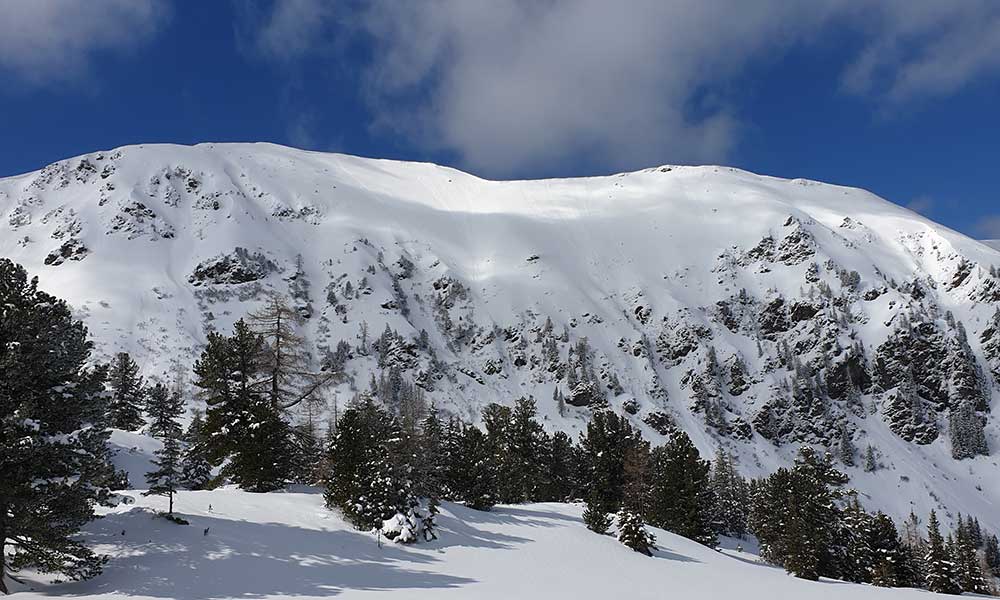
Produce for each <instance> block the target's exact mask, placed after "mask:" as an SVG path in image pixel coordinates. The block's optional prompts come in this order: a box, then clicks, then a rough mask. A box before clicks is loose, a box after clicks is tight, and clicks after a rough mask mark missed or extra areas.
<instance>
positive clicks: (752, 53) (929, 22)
mask: <svg viewBox="0 0 1000 600" xmlns="http://www.w3.org/2000/svg"><path fill="white" fill-rule="evenodd" d="M333 6H334V5H333V4H332V3H331V2H328V1H327V2H324V1H323V0H287V1H286V2H284V3H281V2H279V3H276V4H274V5H273V8H272V10H271V11H270V14H269V16H268V18H266V19H263V20H261V24H260V26H259V27H258V28H257V35H256V45H257V47H258V48H259V49H261V50H263V51H264V52H265V54H267V55H269V56H271V57H272V58H279V59H288V58H294V57H296V56H301V55H303V54H305V53H306V52H309V51H310V49H311V48H315V47H316V46H317V45H318V44H321V43H329V40H326V39H325V37H324V36H327V37H328V36H329V35H330V34H331V31H332V30H331V26H332V25H336V26H337V32H338V33H339V34H340V35H344V36H346V35H351V34H357V33H359V32H360V33H361V34H362V35H364V36H366V39H368V40H369V41H370V42H372V47H371V52H370V55H371V57H372V58H371V62H370V64H368V65H367V66H366V77H365V93H366V99H367V101H368V102H369V104H370V106H371V109H372V112H373V115H374V122H375V126H376V127H378V128H381V129H382V130H383V131H388V132H392V133H397V134H404V135H408V136H409V137H411V138H412V139H413V140H415V141H416V143H419V144H422V145H424V146H425V147H429V148H434V149H437V150H445V151H450V152H454V153H455V154H456V155H457V156H458V157H459V159H460V160H461V161H462V162H463V163H464V164H465V165H466V166H468V167H471V168H472V169H475V170H478V171H480V172H485V173H487V174H491V175H507V174H510V173H517V172H524V171H529V172H530V171H532V170H535V171H537V170H539V169H540V168H545V167H552V166H557V165H560V164H562V163H566V162H569V161H574V162H579V161H580V160H581V157H583V158H584V159H590V160H591V161H592V162H593V163H594V164H599V165H602V166H604V167H607V166H612V167H623V168H624V167H637V166H640V165H649V164H656V163H658V162H721V161H725V160H726V158H727V157H728V155H729V153H730V149H731V148H732V147H733V145H734V143H736V141H737V140H738V138H739V133H740V126H741V124H740V114H739V93H740V90H738V89H735V90H734V89H730V88H729V86H731V85H732V83H733V82H734V81H735V80H736V76H737V75H739V74H740V72H741V70H742V69H743V68H744V67H746V66H747V65H750V64H757V63H761V62H766V61H771V60H774V58H775V57H777V56H780V55H781V54H783V53H785V52H788V51H790V50H792V49H793V48H795V47H796V46H797V45H804V44H809V43H813V42H814V41H816V40H820V39H824V36H827V35H829V34H831V33H836V32H841V33H842V32H844V31H849V32H852V33H858V32H859V33H860V34H861V40H862V48H861V52H860V54H859V55H858V56H856V57H848V62H849V63H850V66H849V67H848V68H847V70H846V71H845V72H844V73H843V74H842V84H843V88H844V89H845V90H847V91H849V92H851V93H856V94H862V95H865V96H866V97H870V98H873V99H875V100H876V102H877V103H879V104H892V103H898V102H903V101H908V100H911V99H914V98H919V97H924V96H931V95H937V94H947V93H951V92H954V91H955V90H957V89H959V88H960V87H961V86H963V85H965V84H966V83H968V82H969V81H971V80H974V79H975V78H977V77H980V76H982V75H984V74H986V73H989V72H990V71H991V70H993V69H995V68H997V67H998V66H1000V2H997V1H996V0H952V1H950V2H940V1H939V0H812V1H810V2H787V1H785V0H757V1H755V2H731V1H730V0H631V1H630V2H628V3H614V2H607V1H606V0H549V1H546V2H534V1H531V0H427V1H425V2H420V3H417V2H397V1H394V0H372V1H371V2H367V3H365V4H364V5H362V7H361V8H359V5H357V4H343V5H341V6H342V8H340V9H339V10H340V11H341V12H340V13H339V14H334V11H333V9H332V7H333ZM849 37H850V39H856V38H855V37H853V36H849ZM853 47H854V48H855V50H856V49H857V47H856V45H855V46H853ZM791 76H792V77H794V74H791ZM791 89H793V88H791Z"/></svg>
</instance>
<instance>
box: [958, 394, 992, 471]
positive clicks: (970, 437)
mask: <svg viewBox="0 0 1000 600" xmlns="http://www.w3.org/2000/svg"><path fill="white" fill-rule="evenodd" d="M983 425H984V423H983V419H982V418H981V417H980V416H979V415H978V414H977V413H976V409H975V406H974V404H973V402H972V401H971V400H963V401H961V402H959V404H958V406H956V407H953V408H952V409H951V411H950V412H949V414H948V433H949V437H950V438H951V456H952V458H954V459H956V460H962V459H963V458H973V457H975V456H979V455H988V454H989V453H990V450H989V447H988V445H987V443H986V434H985V433H984V432H983Z"/></svg>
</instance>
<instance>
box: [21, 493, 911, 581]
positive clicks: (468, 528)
mask: <svg viewBox="0 0 1000 600" xmlns="http://www.w3.org/2000/svg"><path fill="white" fill-rule="evenodd" d="M134 497H135V499H136V503H135V504H134V505H123V506H121V507H119V508H117V509H114V510H112V512H111V513H110V514H108V516H107V517H106V518H105V519H102V520H100V521H97V522H95V523H94V524H93V525H92V526H90V527H89V529H88V534H87V538H88V540H89V541H90V542H92V543H94V544H95V545H96V548H97V549H98V550H100V551H101V552H104V553H107V554H108V555H110V556H111V561H110V562H109V563H108V566H107V567H106V569H105V572H104V574H102V575H100V576H98V577H97V578H96V579H93V580H91V581H86V582H82V583H67V584H61V585H44V584H43V585H37V584H34V583H29V585H31V586H33V587H37V588H38V589H39V590H44V592H43V593H36V592H33V591H31V590H30V589H29V588H28V587H27V586H17V587H15V588H14V589H13V590H12V591H15V593H14V594H13V596H11V598H13V599H15V600H29V599H40V598H50V597H53V596H57V595H63V594H66V595H70V596H72V597H73V598H78V599H80V600H86V599H98V598H100V599H101V600H119V599H121V600H124V599H129V600H144V599H163V598H169V599H171V600H203V599H210V598H213V599H215V598H217V599H220V600H221V599H224V598H272V599H280V598H296V599H301V600H308V599H312V598H330V597H337V598H343V599H351V598H383V597H386V598H407V599H410V598H434V599H436V598H478V599H484V600H488V599H493V598H498V599H499V598H503V599H507V598H577V599H580V600H589V599H595V600H597V599H600V600H605V599H607V598H620V597H628V598H636V599H641V598H651V599H652V598H656V599H661V598H664V597H671V598H684V599H685V600H701V599H704V600H710V599H711V600H716V599H720V598H740V599H741V600H765V599H767V600H771V599H775V600H777V599H788V600H793V599H794V600H798V599H800V598H809V599H810V600H822V599H828V598H829V599H831V600H833V599H836V600H869V599H872V600H879V599H886V600H888V599H892V598H899V599H906V598H928V597H929V596H928V594H927V592H924V591H921V590H902V589H885V588H876V587H870V586H862V585H855V584H845V583H841V582H835V581H820V582H809V581H804V580H801V579H796V578H794V577H791V576H789V575H786V574H785V572H784V570H782V569H780V568H775V567H770V566H767V565H763V564H759V563H757V562H756V557H755V556H752V555H750V554H746V553H742V552H737V551H735V550H728V551H725V552H724V553H719V552H715V551H713V550H711V549H709V548H706V547H704V546H701V545H699V544H697V543H695V542H692V541H690V540H688V539H685V538H682V537H679V536H676V535H673V534H670V533H667V532H665V531H662V530H659V529H651V531H653V533H654V534H655V535H656V537H657V545H658V546H659V549H658V550H657V551H656V552H655V554H654V556H653V557H647V556H644V555H641V554H637V553H635V552H633V551H632V550H630V549H628V548H626V547H625V546H623V545H622V544H620V543H618V541H616V540H615V539H614V538H613V537H611V536H600V535H597V534H595V533H593V532H591V531H590V530H588V529H587V528H586V527H585V526H584V524H583V521H582V519H581V516H580V515H581V513H582V507H581V506H579V505H566V504H526V505H520V506H509V507H505V506H500V507H496V508H495V509H494V510H493V511H492V512H488V513H487V512H479V511H475V510H471V509H467V508H465V507H462V506H460V505H455V504H450V503H446V504H444V506H443V511H442V513H441V515H440V517H439V521H440V538H439V539H438V540H437V541H433V542H430V543H421V544H418V545H415V546H400V545H397V544H394V543H391V542H389V543H383V544H382V545H381V547H380V546H379V545H378V542H377V540H376V538H375V537H374V536H373V535H371V534H366V533H361V532H358V531H355V530H354V529H352V528H351V527H350V526H349V525H347V524H346V523H344V522H343V521H342V520H341V519H340V518H339V517H338V516H337V515H336V514H335V513H332V512H330V511H329V510H327V509H326V508H324V507H323V496H322V494H319V493H317V492H313V493H303V492H299V493H287V494H251V493H246V492H241V491H238V490H225V489H223V490H216V491H212V492H181V493H180V494H179V496H178V498H177V502H176V505H175V506H176V509H177V511H178V512H179V513H180V514H181V515H182V516H183V517H184V518H185V519H188V520H189V521H190V525H189V526H178V525H174V524H173V523H170V522H168V521H166V520H164V519H162V518H159V517H156V516H154V514H155V511H157V510H164V509H165V508H166V506H165V504H164V502H162V500H164V499H163V498H160V497H155V496H154V497H143V496H141V495H140V494H139V493H135V494H134ZM210 506H211V511H209V507H210ZM206 531H207V534H206V533H205V532H206ZM383 542H384V541H383ZM18 589H20V590H21V591H16V590H18Z"/></svg>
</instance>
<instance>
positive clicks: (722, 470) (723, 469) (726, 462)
mask: <svg viewBox="0 0 1000 600" xmlns="http://www.w3.org/2000/svg"><path fill="white" fill-rule="evenodd" d="M709 487H710V488H711V498H712V500H713V506H712V523H713V526H714V527H715V529H716V531H717V532H718V533H721V534H723V535H728V536H733V537H739V538H742V537H743V536H744V535H746V531H747V515H748V512H749V509H750V492H749V488H748V486H747V482H746V480H745V479H743V477H741V476H740V474H739V473H738V472H737V471H736V467H735V466H734V465H733V459H732V456H731V455H730V454H729V453H728V452H726V451H725V450H723V449H722V448H719V450H718V452H717V453H716V455H715V461H714V462H713V463H712V471H711V477H710V479H709Z"/></svg>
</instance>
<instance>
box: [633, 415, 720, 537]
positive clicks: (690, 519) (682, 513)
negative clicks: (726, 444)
mask: <svg viewBox="0 0 1000 600" xmlns="http://www.w3.org/2000/svg"><path fill="white" fill-rule="evenodd" d="M708 472H709V464H708V461H705V460H702V459H701V456H700V455H699V454H698V449H697V448H695V447H694V444H692V443H691V439H690V438H688V436H687V434H685V433H684V432H678V433H676V434H674V435H673V437H671V438H670V441H668V442H667V443H666V444H665V445H663V446H660V447H658V448H655V449H654V450H653V452H652V501H651V507H650V511H649V515H648V520H649V522H650V523H651V524H653V525H654V526H656V527H660V528H662V529H666V530H667V531H672V532H673V533H676V534H678V535H682V536H684V537H687V538H690V539H693V540H695V541H697V542H701V543H702V544H705V545H706V546H709V547H713V546H715V543H716V539H715V533H714V531H713V528H712V507H713V505H714V500H713V499H712V495H711V488H710V486H709V478H708Z"/></svg>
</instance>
